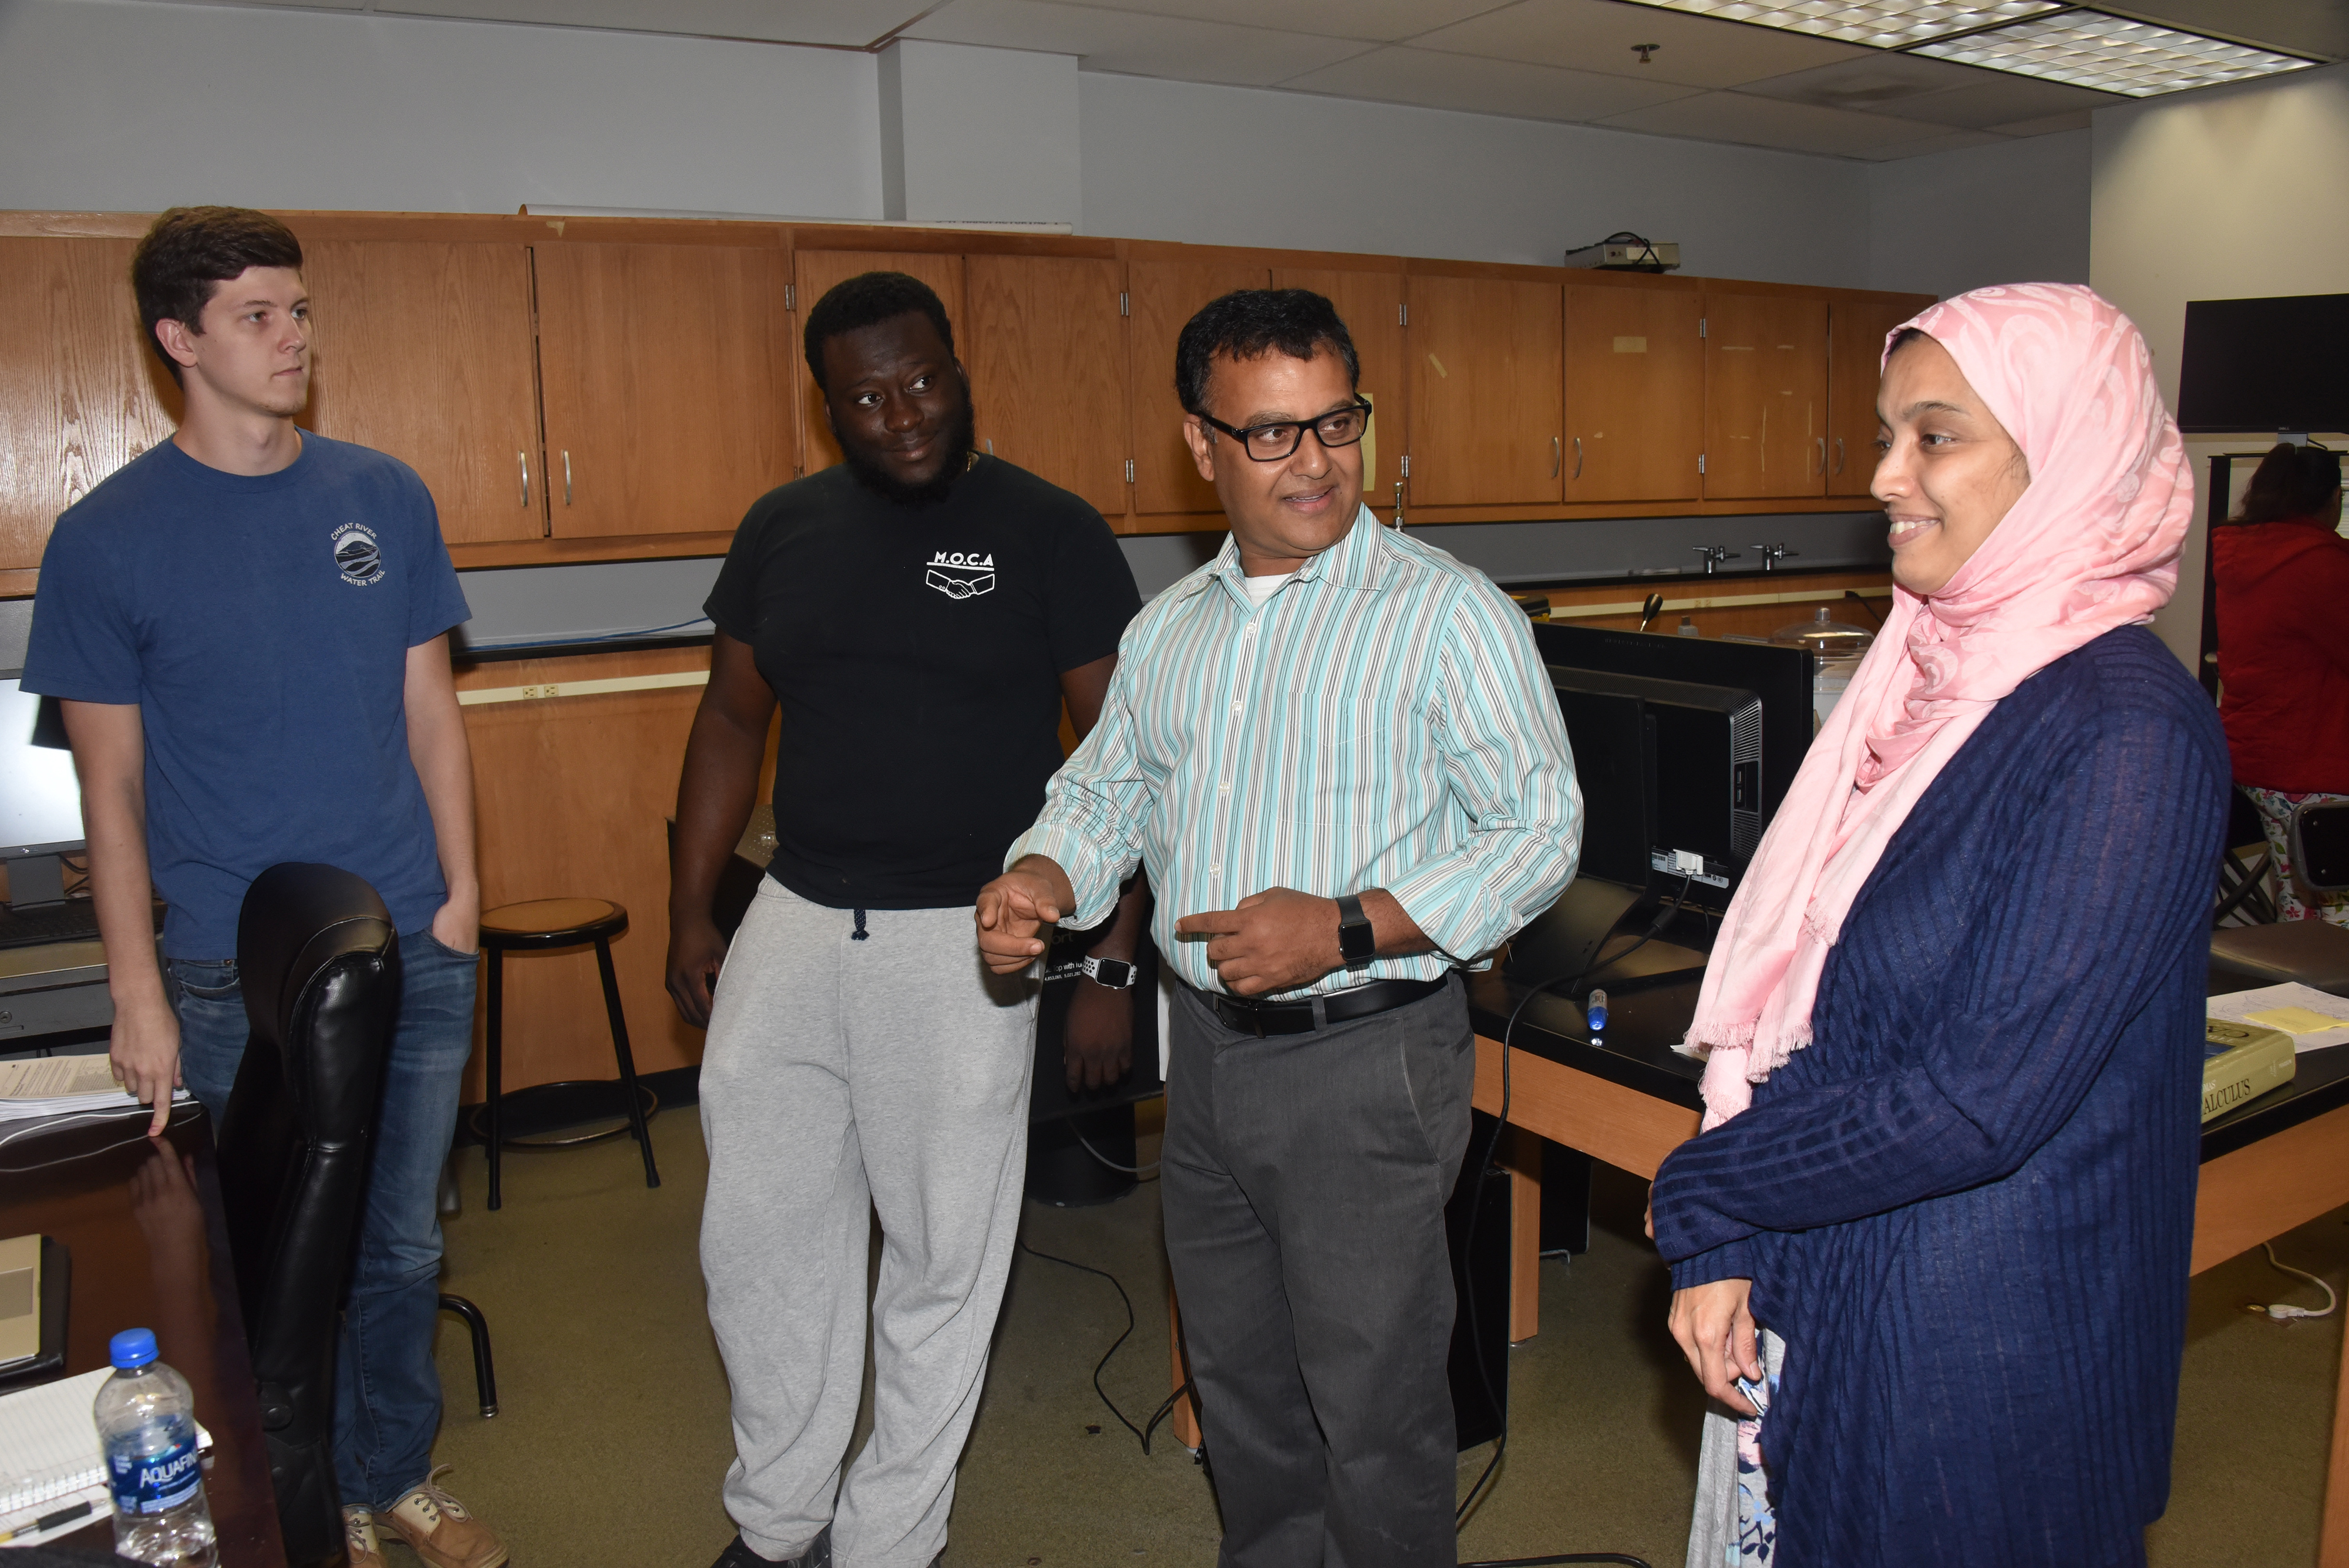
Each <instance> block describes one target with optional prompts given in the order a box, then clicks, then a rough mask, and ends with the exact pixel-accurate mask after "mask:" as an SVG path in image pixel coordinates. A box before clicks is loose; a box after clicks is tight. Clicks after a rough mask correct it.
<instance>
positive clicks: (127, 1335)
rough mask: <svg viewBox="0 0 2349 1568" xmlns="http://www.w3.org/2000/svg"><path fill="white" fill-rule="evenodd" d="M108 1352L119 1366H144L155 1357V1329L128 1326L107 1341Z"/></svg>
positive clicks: (110, 1358)
mask: <svg viewBox="0 0 2349 1568" xmlns="http://www.w3.org/2000/svg"><path fill="white" fill-rule="evenodd" d="M106 1354H107V1356H108V1358H109V1360H111V1361H112V1362H113V1363H114V1365H115V1366H120V1367H132V1366H146V1365H147V1364H148V1363H149V1362H150V1361H152V1360H154V1359H155V1331H154V1330H153V1329H151V1328H126V1329H124V1330H123V1331H122V1332H121V1333H120V1334H116V1335H115V1336H114V1337H113V1338H112V1339H110V1340H108V1341H107V1342H106Z"/></svg>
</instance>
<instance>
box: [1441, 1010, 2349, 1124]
mask: <svg viewBox="0 0 2349 1568" xmlns="http://www.w3.org/2000/svg"><path fill="white" fill-rule="evenodd" d="M1527 989H1528V988H1527V987H1526V986H1523V985H1520V984H1518V983H1517V982H1516V981H1512V980H1510V979H1508V978H1507V977H1506V976H1505V975H1504V974H1502V973H1501V971H1499V970H1498V969H1497V968H1495V969H1493V970H1490V971H1486V972H1485V973H1483V974H1475V975H1470V976H1469V977H1468V1016H1469V1020H1470V1022H1471V1023H1473V1024H1474V1025H1475V1030H1476V1033H1479V1034H1482V1035H1485V1036H1486V1037H1487V1038H1490V1039H1494V1040H1498V1039H1500V1038H1501V1037H1502V1032H1503V1030H1504V1029H1506V1027H1507V1025H1508V1022H1509V1013H1510V1012H1511V1010H1512V1009H1514V1008H1516V1006H1517V1005H1518V1004H1519V1003H1520V1002H1525V996H1526V991H1527ZM1696 992H1697V987H1696V983H1695V981H1688V982H1686V983H1684V984H1679V985H1668V986H1659V987H1656V988H1655V989H1653V990H1649V991H1639V992H1627V993H1624V994H1620V995H1617V996H1613V997H1612V998H1611V999H1610V1004H1609V1009H1608V1012H1609V1018H1608V1026H1607V1029H1606V1031H1605V1033H1603V1035H1602V1036H1601V1037H1600V1038H1599V1040H1597V1041H1594V1040H1592V1039H1591V1038H1590V1033H1589V1031H1588V1028H1587V1027H1586V1026H1585V1024H1584V1022H1583V1012H1582V1009H1581V1008H1580V1007H1578V1006H1577V1005H1576V1004H1575V1003H1573V1002H1568V1001H1567V1000H1566V999H1564V998H1563V997H1558V996H1553V995H1547V994H1545V995H1542V996H1537V997H1536V998H1534V1000H1533V1001H1532V1002H1526V1003H1525V1012H1523V1014H1521V1015H1520V1016H1519V1017H1518V1019H1517V1025H1516V1033H1515V1034H1514V1036H1512V1038H1511V1039H1510V1042H1509V1043H1510V1044H1512V1045H1513V1046H1515V1047H1516V1049H1518V1050H1520V1051H1529V1052H1531V1053H1533V1054H1535V1055H1537V1056H1541V1057H1545V1058H1547V1060H1549V1061H1552V1062H1557V1063H1558V1064H1562V1065H1564V1066H1568V1067H1572V1068H1575V1069H1577V1070H1578V1071H1579V1072H1584V1073H1588V1074H1590V1075H1592V1076H1593V1077H1599V1078H1605V1079H1607V1080H1608V1081H1609V1083H1615V1084H1620V1085H1623V1086H1624V1087H1625V1088H1628V1089H1636V1090H1638V1091H1639V1092H1640V1093H1641V1094H1643V1095H1651V1096H1655V1097H1656V1098H1657V1099H1660V1100H1666V1101H1669V1102H1671V1104H1673V1105H1676V1106H1689V1107H1690V1108H1692V1109H1698V1110H1701V1109H1702V1108H1703V1106H1704V1101H1703V1100H1702V1097H1700V1096H1699V1095H1698V1094H1697V1080H1698V1079H1699V1078H1701V1077H1702V1076H1703V1074H1704V1064H1702V1062H1699V1061H1697V1060H1696V1059H1695V1058H1693V1057H1691V1056H1683V1055H1682V1054H1680V1053H1679V1052H1677V1051H1675V1050H1673V1049H1672V1046H1673V1045H1674V1044H1676V1043H1677V1042H1678V1041H1679V1040H1680V1038H1681V1036H1682V1033H1684V1032H1685V1031H1686V1030H1687V1028H1688V1022H1689V1019H1690V1018H1691V1017H1692V1015H1693V1014H1694V1012H1695V1011H1696ZM2341 1106H2349V1045H2343V1046H2337V1047H2329V1048H2327V1049H2323V1050H2319V1051H2311V1052H2308V1053H2306V1054H2302V1056H2301V1058H2300V1060H2299V1062H2298V1063H2297V1064H2295V1067H2294V1071H2293V1076H2292V1082H2291V1083H2289V1084H2287V1085H2284V1086H2283V1087H2282V1088H2280V1089H2274V1090H2271V1091H2270V1092H2269V1093H2267V1094H2264V1095H2261V1096H2260V1097H2259V1098H2258V1099H2256V1100H2253V1101H2251V1103H2250V1104H2248V1105H2243V1106H2237V1107H2235V1109H2233V1110H2231V1111H2229V1112H2228V1113H2227V1114H2226V1115H2225V1116H2220V1117H2218V1118H2217V1119H2216V1120H2213V1121H2210V1122H2207V1123H2205V1124H2204V1125H2203V1127H2202V1158H2203V1159H2204V1160H2206V1161H2208V1160H2213V1159H2217V1158H2220V1156H2221V1155H2228V1154H2232V1153H2234V1152H2235V1151H2236V1150H2237V1149H2240V1148H2242V1147H2246V1146H2248V1145H2251V1144H2254V1143H2257V1142H2259V1141H2260V1140H2261V1138H2264V1137H2274V1136H2275V1135H2276V1134H2277V1133H2280V1132H2282V1131H2283V1130H2284V1129H2286V1128H2287V1127H2297V1126H2299V1125H2300V1124H2301V1123H2302V1122H2305V1121H2310V1120H2313V1119H2314V1118H2315V1117H2317V1116H2323V1115H2324V1113H2326V1112H2327V1111H2332V1110H2337V1109H2339V1108H2340V1107H2341Z"/></svg>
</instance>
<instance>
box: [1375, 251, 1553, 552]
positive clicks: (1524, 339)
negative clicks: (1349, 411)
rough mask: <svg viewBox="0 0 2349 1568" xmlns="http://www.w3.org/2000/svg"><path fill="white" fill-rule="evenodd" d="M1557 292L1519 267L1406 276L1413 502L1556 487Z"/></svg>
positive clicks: (1508, 498) (1510, 496) (1498, 501)
mask: <svg viewBox="0 0 2349 1568" xmlns="http://www.w3.org/2000/svg"><path fill="white" fill-rule="evenodd" d="M1562 293H1563V291H1562V290H1561V288H1560V287H1559V286H1558V285H1557V284H1555V283H1536V282H1530V281H1521V280H1518V279H1516V278H1504V277H1444V276H1433V277H1431V276H1414V277H1413V278H1412V280H1411V356H1412V362H1411V485H1410V492H1409V493H1410V496H1411V499H1412V502H1413V504H1415V505H1420V506H1476V505H1509V504H1517V503H1526V502H1545V501H1556V500H1557V499H1558V498H1559V495H1560V493H1561V491H1560V478H1559V476H1560V474H1561V473H1562V472H1564V469H1563V465H1562V461H1561V460H1562V457H1563V454H1564V448H1565V442H1564V439H1563V431H1564V426H1563V424H1562V420H1563V418H1564V412H1563V409H1562V408H1561V398H1562V385H1561V384H1562V380H1563V375H1564V369H1563V365H1562V362H1561V354H1562V350H1563V344H1562V340H1561V329H1560V320H1559V317H1560V311H1561V308H1562Z"/></svg>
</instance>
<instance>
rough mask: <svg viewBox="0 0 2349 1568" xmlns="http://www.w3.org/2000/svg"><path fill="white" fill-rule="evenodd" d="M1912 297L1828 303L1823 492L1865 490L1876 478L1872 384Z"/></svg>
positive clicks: (1911, 308)
mask: <svg viewBox="0 0 2349 1568" xmlns="http://www.w3.org/2000/svg"><path fill="white" fill-rule="evenodd" d="M1918 308H1919V307H1918V306H1917V304H1916V303H1915V302H1914V301H1912V300H1882V299H1838V300H1836V301H1834V302H1833V303H1832V304H1831V305H1829V306H1828V307H1827V331H1828V333H1829V335H1830V336H1829V338H1828V344H1827V493H1828V494H1829V495H1865V494H1867V493H1868V483H1869V482H1870V481H1872V480H1873V479H1874V478H1875V477H1876V384H1877V381H1878V379H1879V377H1880V375H1881V370H1880V368H1879V366H1878V360H1879V359H1881V358H1883V355H1884V337H1885V335H1886V334H1887V333H1889V332H1890V331H1891V330H1892V329H1893V328H1894V327H1898V326H1899V325H1900V324H1901V323H1902V322H1904V321H1906V320H1908V319H1909V317H1912V316H1914V315H1916V314H1917V311H1918Z"/></svg>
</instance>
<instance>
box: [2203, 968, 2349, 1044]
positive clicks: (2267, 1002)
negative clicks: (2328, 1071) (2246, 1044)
mask: <svg viewBox="0 0 2349 1568" xmlns="http://www.w3.org/2000/svg"><path fill="white" fill-rule="evenodd" d="M2210 1016H2211V1017H2213V1018H2223V1019H2225V1020H2226V1021H2227V1022H2228V1023H2251V1024H2255V1025H2257V1026H2259V1027H2260V1028H2262V1029H2281V1030H2282V1031H2283V1032H2284V1033H2287V1034H2289V1035H2291V1036H2292V1050H2293V1051H2294V1052H2295V1053H2298V1052H2302V1051H2314V1050H2317V1049H2319V1048H2321V1047H2323V1046H2326V1045H2343V1044H2349V997H2340V996H2332V995H2328V994H2326V993H2325V992H2321V991H2319V990H2317V989H2316V988H2315V987H2313V986H2308V985H2301V984H2299V983H2297V982H2294V983H2292V984H2290V985H2263V986H2261V987H2260V988H2259V989H2258V990H2257V991H2238V992H2230V993H2229V994H2228V995H2225V996H2214V997H2212V998H2211V999H2210Z"/></svg>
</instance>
